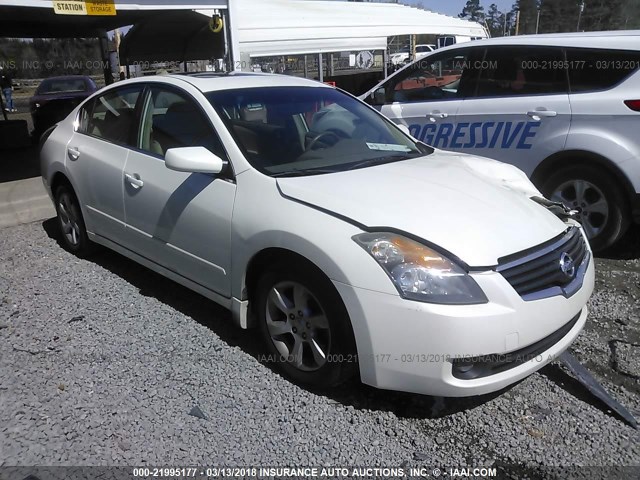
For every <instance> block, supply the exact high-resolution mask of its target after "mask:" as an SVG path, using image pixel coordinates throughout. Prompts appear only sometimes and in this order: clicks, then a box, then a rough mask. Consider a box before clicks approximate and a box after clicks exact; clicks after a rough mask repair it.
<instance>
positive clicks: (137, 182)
mask: <svg viewBox="0 0 640 480" xmlns="http://www.w3.org/2000/svg"><path fill="white" fill-rule="evenodd" d="M124 177H125V178H126V179H127V182H129V183H130V184H131V186H132V187H133V188H142V187H143V186H144V182H143V181H142V180H140V179H139V178H136V177H134V176H133V175H130V174H128V173H125V174H124Z"/></svg>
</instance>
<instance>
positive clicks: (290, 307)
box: [265, 281, 331, 372]
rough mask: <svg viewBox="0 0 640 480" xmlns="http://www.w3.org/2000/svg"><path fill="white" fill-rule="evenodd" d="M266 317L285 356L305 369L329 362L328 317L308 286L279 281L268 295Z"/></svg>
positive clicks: (276, 344)
mask: <svg viewBox="0 0 640 480" xmlns="http://www.w3.org/2000/svg"><path fill="white" fill-rule="evenodd" d="M265 318H266V326H267V331H268V333H269V336H270V337H271V341H272V342H273V344H274V345H275V347H276V349H277V351H278V353H279V354H280V355H281V357H282V359H283V360H285V361H286V362H287V363H289V364H291V365H293V366H294V367H295V368H297V369H299V370H301V371H305V372H311V371H315V370H319V369H320V368H322V366H324V365H325V364H326V362H327V355H328V354H329V352H330V351H331V332H330V328H329V319H328V318H327V315H326V313H325V311H324V309H323V308H322V306H321V305H320V303H319V302H318V300H317V299H316V297H315V296H314V295H313V293H311V291H309V289H307V288H306V287H304V286H303V285H301V284H300V283H297V282H292V281H286V282H280V283H277V284H276V285H274V286H273V287H272V288H271V289H270V290H269V293H268V295H267V303H266V316H265Z"/></svg>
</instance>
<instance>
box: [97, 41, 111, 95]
mask: <svg viewBox="0 0 640 480" xmlns="http://www.w3.org/2000/svg"><path fill="white" fill-rule="evenodd" d="M98 38H99V40H100V52H101V54H102V65H103V66H104V69H103V73H104V84H105V85H111V84H112V83H113V74H112V73H111V60H110V59H109V37H107V31H106V30H101V31H100V36H99V37H98Z"/></svg>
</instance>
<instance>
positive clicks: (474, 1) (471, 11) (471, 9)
mask: <svg viewBox="0 0 640 480" xmlns="http://www.w3.org/2000/svg"><path fill="white" fill-rule="evenodd" d="M458 17H460V18H465V19H467V20H471V21H472V22H480V23H482V22H483V21H484V8H483V7H482V5H480V0H467V4H466V5H465V6H464V8H463V9H462V12H461V13H460V15H458Z"/></svg>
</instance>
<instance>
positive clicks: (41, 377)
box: [0, 220, 640, 473]
mask: <svg viewBox="0 0 640 480" xmlns="http://www.w3.org/2000/svg"><path fill="white" fill-rule="evenodd" d="M54 232H55V223H54V222H53V221H52V220H48V221H46V222H44V223H34V224H30V225H22V226H18V227H11V228H6V229H3V230H0V466H2V465H4V466H12V465H196V464H197V465H229V466H243V465H270V466H277V465H282V466H285V465H286V466H301V465H335V466H338V465H339V466H353V465H364V466H399V465H404V466H405V467H407V468H408V467H410V466H429V467H437V466H465V465H467V466H479V465H497V466H500V465H503V464H518V465H521V466H522V469H523V470H522V471H523V472H525V473H526V472H529V473H531V472H536V467H537V466H540V465H543V466H565V465H596V466H608V465H634V466H640V443H639V440H640V434H639V433H638V431H636V430H634V429H632V428H630V427H629V426H627V425H625V424H624V423H623V422H622V421H621V420H620V419H619V418H617V417H616V416H615V415H614V414H612V413H611V412H609V411H607V409H606V407H604V406H603V405H601V404H600V403H598V401H597V400H595V399H593V397H591V396H590V395H589V394H588V393H587V392H586V390H585V389H584V388H582V386H581V385H580V384H578V383H577V382H576V381H575V380H573V378H572V377H571V376H569V375H568V373H567V372H566V371H565V370H564V369H563V368H562V367H560V366H559V365H558V364H552V365H550V366H547V367H546V368H544V369H543V370H542V371H541V372H539V373H536V374H534V375H532V376H530V377H529V378H527V379H525V380H524V381H522V382H520V383H519V384H517V385H515V386H513V387H512V388H510V389H507V390H505V391H502V392H499V393H498V394H494V395H489V396H483V397H476V398H471V399H458V400H453V399H445V400H442V399H434V398H431V397H423V396H418V395H409V394H403V393H398V392H385V391H377V390H375V389H372V388H369V387H366V386H363V385H361V384H359V383H356V382H354V383H353V384H351V385H347V386H346V387H343V388H341V389H340V390H337V391H334V392H331V393H329V394H327V393H324V394H318V393H314V392H310V391H308V390H305V389H303V388H300V387H298V386H296V385H294V384H292V383H291V382H289V381H287V380H285V379H283V378H281V377H280V376H279V375H277V374H276V373H274V372H273V371H272V370H271V369H270V368H269V367H268V366H267V365H265V364H263V363H261V362H260V354H261V353H263V351H262V348H261V346H260V342H259V341H258V336H257V334H255V333H254V332H244V331H242V330H239V329H238V328H236V327H234V326H233V325H232V324H231V322H230V315H229V314H228V313H227V312H226V311H224V310H223V309H221V308H219V307H217V306H216V305H215V304H213V303H212V302H209V301H207V300H205V299H204V298H202V297H200V296H199V295H197V294H194V293H192V292H190V291H188V290H187V289H185V288H182V287H180V286H178V285H177V284H175V283H173V282H171V281H169V280H166V279H164V278H162V277H160V276H159V275H157V274H155V273H153V272H151V271H149V270H147V269H145V268H142V267H140V266H138V265H137V264H135V263H133V262H131V261H129V260H127V259H125V258H124V257H121V256H119V255H117V254H115V253H113V252H109V251H102V252H100V253H99V254H98V255H97V256H95V257H94V258H92V259H91V260H80V259H78V258H76V257H74V256H72V255H70V254H69V253H67V252H65V251H64V250H62V248H61V247H60V246H59V245H58V244H57V242H56V240H55V238H54V237H55V233H54ZM638 245H640V242H639V243H638ZM616 255H617V256H621V255H619V254H616ZM622 256H624V255H622ZM627 256H629V255H627ZM630 256H631V257H635V258H636V259H631V260H620V259H598V261H597V262H598V274H597V287H596V293H595V295H594V296H593V299H592V300H591V303H590V307H591V317H590V322H589V323H588V327H587V328H586V330H585V331H584V332H583V334H582V335H581V336H580V337H579V339H578V340H577V342H576V343H575V344H574V345H573V347H572V349H571V350H572V352H573V353H574V355H575V356H576V357H577V358H578V359H579V360H580V361H581V362H582V363H583V364H584V365H586V366H587V368H589V370H590V371H591V372H593V374H594V375H595V376H596V378H597V379H598V380H599V381H600V382H602V384H603V385H604V386H605V387H606V388H607V389H608V391H609V392H610V393H611V394H612V395H613V396H614V397H615V398H616V399H617V400H618V401H620V402H621V403H622V404H623V405H626V406H627V407H628V408H629V410H630V411H631V412H632V413H633V414H634V415H635V416H636V417H637V418H640V395H639V391H640V386H639V382H638V379H639V378H640V306H639V304H638V297H640V261H639V260H638V259H637V258H638V256H639V255H637V254H631V255H630ZM194 407H197V408H195V410H194ZM190 413H191V414H190ZM194 413H195V414H198V413H202V414H203V415H204V417H205V418H199V417H198V416H197V415H196V416H194V415H193V414H194Z"/></svg>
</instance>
